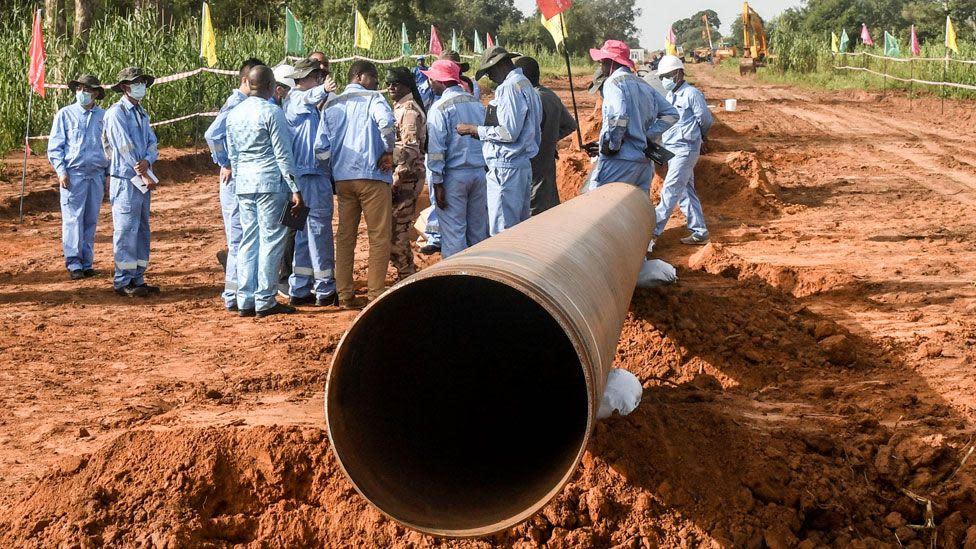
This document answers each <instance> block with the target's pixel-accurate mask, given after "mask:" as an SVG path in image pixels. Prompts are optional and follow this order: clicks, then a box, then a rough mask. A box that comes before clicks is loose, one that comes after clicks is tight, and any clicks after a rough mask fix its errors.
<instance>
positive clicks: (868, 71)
mask: <svg viewBox="0 0 976 549" xmlns="http://www.w3.org/2000/svg"><path fill="white" fill-rule="evenodd" d="M834 69H836V70H848V71H862V72H867V73H871V74H873V75H875V76H881V77H887V78H890V79H892V80H898V81H899V82H914V83H916V84H926V85H929V86H949V87H950V88H960V89H963V90H973V91H976V86H970V85H969V84H957V83H955V82H932V81H930V80H919V79H918V78H899V77H897V76H892V75H890V74H885V73H881V72H877V71H873V70H871V69H868V68H864V67H838V66H836V65H835V66H834Z"/></svg>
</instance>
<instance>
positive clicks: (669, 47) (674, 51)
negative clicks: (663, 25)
mask: <svg viewBox="0 0 976 549" xmlns="http://www.w3.org/2000/svg"><path fill="white" fill-rule="evenodd" d="M664 50H665V52H666V53H667V54H668V55H678V36H677V35H676V34H674V27H673V26H669V27H668V34H667V36H665V37H664Z"/></svg>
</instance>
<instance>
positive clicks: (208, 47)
mask: <svg viewBox="0 0 976 549" xmlns="http://www.w3.org/2000/svg"><path fill="white" fill-rule="evenodd" d="M200 57H201V58H203V59H206V60H207V66H208V67H213V66H215V65H216V64H217V35H216V34H214V29H213V23H211V22H210V4H207V3H206V2H204V3H203V17H202V18H201V19H200Z"/></svg>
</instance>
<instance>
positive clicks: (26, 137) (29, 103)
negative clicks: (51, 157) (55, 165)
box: [20, 84, 34, 225]
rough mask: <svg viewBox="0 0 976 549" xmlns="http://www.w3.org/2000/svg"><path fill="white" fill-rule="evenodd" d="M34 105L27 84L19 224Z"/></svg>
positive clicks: (25, 187)
mask: <svg viewBox="0 0 976 549" xmlns="http://www.w3.org/2000/svg"><path fill="white" fill-rule="evenodd" d="M33 106H34V90H33V89H32V88H31V87H30V84H28V85H27V128H26V129H25V130H24V172H23V173H22V174H21V176H20V224H21V225H23V224H24V192H26V190H27V157H28V156H30V143H29V138H30V123H31V110H32V107H33Z"/></svg>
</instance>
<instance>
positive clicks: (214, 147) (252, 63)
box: [203, 57, 264, 312]
mask: <svg viewBox="0 0 976 549" xmlns="http://www.w3.org/2000/svg"><path fill="white" fill-rule="evenodd" d="M259 65H264V61H261V60H260V59H256V58H254V57H251V58H249V59H245V60H244V62H243V63H241V68H240V70H239V71H238V73H237V74H238V78H239V80H238V86H237V89H235V90H234V91H232V92H231V94H230V95H229V96H228V97H227V100H226V101H224V105H223V106H222V107H220V112H219V113H218V114H217V117H216V118H215V119H214V121H213V122H212V123H211V124H210V127H208V128H207V131H206V132H205V133H204V134H203V136H204V138H205V139H206V140H207V145H208V146H209V147H210V157H211V158H212V159H213V161H214V164H216V165H218V166H220V180H219V183H218V184H219V185H220V213H221V215H222V216H223V218H224V236H225V238H226V239H227V252H226V255H223V256H222V254H218V259H222V261H221V263H222V264H223V265H224V292H223V294H221V297H223V299H224V308H225V309H227V310H228V311H230V312H236V311H237V249H238V247H239V246H240V245H241V219H240V216H239V211H238V206H237V191H236V190H235V187H234V173H233V171H231V169H230V158H228V157H227V140H226V137H227V115H228V114H230V111H231V110H232V109H233V108H234V107H236V106H237V105H239V104H241V102H243V101H244V100H245V99H247V93H248V91H249V90H248V85H247V76H248V74H249V73H250V72H251V69H253V68H254V67H257V66H259ZM221 256H222V257H221Z"/></svg>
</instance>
